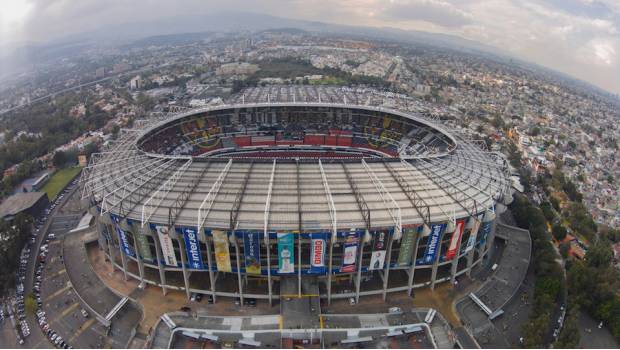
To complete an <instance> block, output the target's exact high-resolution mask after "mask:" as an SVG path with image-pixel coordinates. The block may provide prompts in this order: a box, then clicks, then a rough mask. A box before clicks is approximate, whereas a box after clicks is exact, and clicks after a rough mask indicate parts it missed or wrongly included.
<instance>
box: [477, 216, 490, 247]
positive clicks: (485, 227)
mask: <svg viewBox="0 0 620 350" xmlns="http://www.w3.org/2000/svg"><path fill="white" fill-rule="evenodd" d="M492 229H493V221H487V222H483V223H482V224H481V225H480V242H479V243H478V245H480V246H482V245H485V244H486V243H487V238H488V237H489V234H490V233H491V230H492Z"/></svg>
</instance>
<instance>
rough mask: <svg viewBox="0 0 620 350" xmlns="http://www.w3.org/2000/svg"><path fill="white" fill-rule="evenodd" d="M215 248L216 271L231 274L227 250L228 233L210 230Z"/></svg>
mask: <svg viewBox="0 0 620 350" xmlns="http://www.w3.org/2000/svg"><path fill="white" fill-rule="evenodd" d="M211 234H212V235H213V246H214V247H215V265H216V266H217V270H218V271H222V272H232V268H231V267H230V251H229V250H228V232H226V231H222V230H211Z"/></svg>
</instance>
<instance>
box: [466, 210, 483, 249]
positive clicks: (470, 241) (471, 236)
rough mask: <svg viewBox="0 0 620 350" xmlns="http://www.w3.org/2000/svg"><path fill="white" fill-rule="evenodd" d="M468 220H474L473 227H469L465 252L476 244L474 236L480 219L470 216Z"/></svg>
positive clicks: (475, 236)
mask: <svg viewBox="0 0 620 350" xmlns="http://www.w3.org/2000/svg"><path fill="white" fill-rule="evenodd" d="M469 220H474V227H472V229H471V233H470V234H469V239H468V240H467V247H465V252H469V251H471V250H472V249H474V247H475V246H476V238H477V236H478V230H479V229H480V221H479V220H478V219H477V218H473V217H472V218H470V219H469Z"/></svg>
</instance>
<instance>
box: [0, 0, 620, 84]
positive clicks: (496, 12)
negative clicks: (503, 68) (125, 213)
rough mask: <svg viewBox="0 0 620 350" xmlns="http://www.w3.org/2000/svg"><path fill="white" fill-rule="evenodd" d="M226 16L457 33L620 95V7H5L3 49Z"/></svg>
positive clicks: (567, 3)
mask: <svg viewBox="0 0 620 350" xmlns="http://www.w3.org/2000/svg"><path fill="white" fill-rule="evenodd" d="M220 11H251V12H259V13H265V14H271V15H274V16H279V17H285V18H294V19H303V20H312V21H323V22H331V23H339V24H349V25H365V26H377V27H396V28H401V29H416V30H423V31H429V32H439V33H445V34H454V35H458V36H461V37H463V38H466V39H471V40H475V41H478V42H481V43H484V44H487V45H491V46H495V47H498V48H501V49H502V50H504V51H506V52H508V53H512V54H514V55H515V56H517V57H520V58H524V59H527V60H529V61H531V62H535V63H538V64H541V65H544V66H547V67H550V68H553V69H556V70H559V71H562V72H565V73H568V74H570V75H572V76H575V77H578V78H580V79H583V80H585V81H589V82H591V83H594V84H596V85H598V86H600V87H602V88H604V89H607V90H609V91H612V92H614V93H620V57H619V56H620V0H524V1H517V0H391V1H390V0H340V1H335V0H332V1H329V0H265V1H259V0H252V1H249V0H248V1H244V0H222V1H210V0H202V1H198V0H186V1H182V0H180V1H171V0H127V1H126V0H0V45H4V44H11V43H19V42H39V43H44V42H48V41H50V40H53V39H59V38H62V37H65V36H68V35H72V34H76V33H78V32H80V31H91V30H96V29H100V28H102V27H104V26H110V25H114V24H120V23H127V22H139V21H145V20H153V19H163V18H170V17H179V16H183V15H198V14H212V13H216V12H220Z"/></svg>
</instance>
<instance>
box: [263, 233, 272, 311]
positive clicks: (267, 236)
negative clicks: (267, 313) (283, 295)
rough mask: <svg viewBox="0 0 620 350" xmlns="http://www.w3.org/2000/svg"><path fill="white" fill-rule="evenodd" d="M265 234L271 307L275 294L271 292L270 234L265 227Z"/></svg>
mask: <svg viewBox="0 0 620 350" xmlns="http://www.w3.org/2000/svg"><path fill="white" fill-rule="evenodd" d="M263 234H264V237H263V239H264V241H265V248H266V249H267V288H268V290H269V306H271V305H273V300H272V299H273V293H272V291H271V249H270V248H271V247H270V245H271V243H270V242H269V232H268V231H267V228H266V227H265V231H264V232H263Z"/></svg>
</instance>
